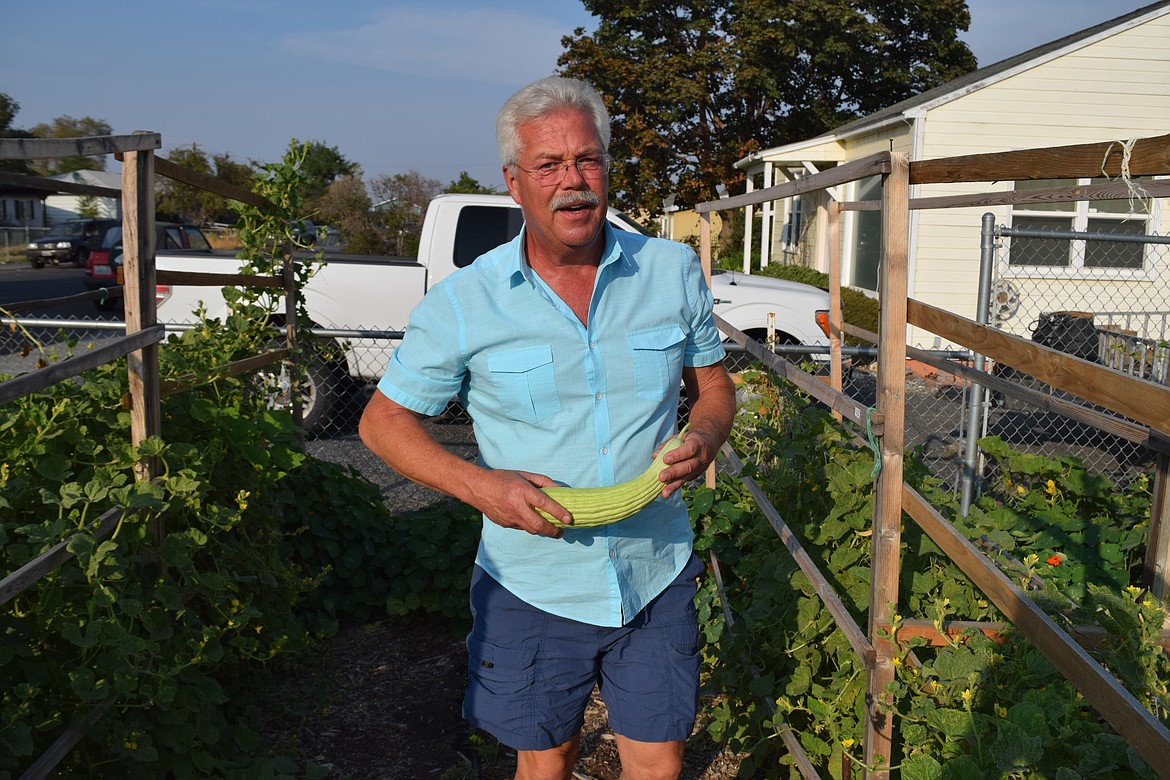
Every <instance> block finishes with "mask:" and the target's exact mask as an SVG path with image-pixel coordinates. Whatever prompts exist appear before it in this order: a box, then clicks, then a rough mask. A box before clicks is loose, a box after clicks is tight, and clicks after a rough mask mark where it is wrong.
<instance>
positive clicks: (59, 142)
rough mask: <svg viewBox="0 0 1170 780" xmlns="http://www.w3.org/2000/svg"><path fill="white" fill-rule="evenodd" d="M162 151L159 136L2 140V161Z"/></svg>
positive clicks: (151, 134) (0, 153)
mask: <svg viewBox="0 0 1170 780" xmlns="http://www.w3.org/2000/svg"><path fill="white" fill-rule="evenodd" d="M160 148H162V136H161V135H159V134H158V133H133V134H131V135H98V136H88V137H84V138H0V160H40V159H46V158H52V157H94V156H96V155H99V154H120V153H122V152H146V151H150V150H152V149H160Z"/></svg>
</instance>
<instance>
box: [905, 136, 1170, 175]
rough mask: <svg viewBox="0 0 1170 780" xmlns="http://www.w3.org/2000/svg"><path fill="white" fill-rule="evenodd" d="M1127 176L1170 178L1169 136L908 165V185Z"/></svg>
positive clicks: (1015, 151)
mask: <svg viewBox="0 0 1170 780" xmlns="http://www.w3.org/2000/svg"><path fill="white" fill-rule="evenodd" d="M1123 170H1124V171H1125V173H1126V174H1127V175H1129V176H1158V175H1161V174H1166V173H1170V135H1161V136H1157V137H1155V138H1143V139H1139V140H1136V141H1133V142H1132V143H1131V142H1130V141H1128V140H1125V141H1103V142H1100V143H1092V144H1074V145H1071V146H1050V147H1046V148H1042V149H1018V150H1014V151H1008V152H990V153H987V154H966V155H961V156H958V157H942V158H939V159H937V160H919V161H917V162H912V163H910V183H911V184H943V183H955V182H975V181H1021V180H1025V179H1087V178H1098V179H1099V178H1101V177H1102V176H1107V177H1109V178H1117V177H1119V176H1121V175H1122V172H1123Z"/></svg>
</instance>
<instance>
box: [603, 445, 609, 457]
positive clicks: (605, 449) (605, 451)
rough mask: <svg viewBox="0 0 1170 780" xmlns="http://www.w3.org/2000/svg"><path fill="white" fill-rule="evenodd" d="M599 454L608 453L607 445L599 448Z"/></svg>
mask: <svg viewBox="0 0 1170 780" xmlns="http://www.w3.org/2000/svg"><path fill="white" fill-rule="evenodd" d="M601 454H602V455H608V454H609V447H602V448H601Z"/></svg>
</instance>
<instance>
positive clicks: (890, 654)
mask: <svg viewBox="0 0 1170 780" xmlns="http://www.w3.org/2000/svg"><path fill="white" fill-rule="evenodd" d="M909 237H910V158H909V156H908V155H906V154H904V153H897V154H891V155H890V166H889V171H888V172H887V173H886V174H885V175H884V176H883V180H882V239H881V247H882V249H881V261H880V262H881V265H880V269H879V274H880V277H879V278H880V285H881V290H880V296H881V318H880V328H879V340H878V350H879V351H878V377H877V382H878V384H877V408H878V411H880V412H881V413H882V415H884V417H885V423H886V424H885V430H884V433H883V435H882V437H881V444H880V447H879V456H880V458H881V462H880V465H881V468H880V470H879V471H878V474H877V478H876V482H875V485H874V504H873V536H872V537H871V538H870V545H871V548H870V549H871V557H872V563H871V575H870V577H871V579H870V599H869V641H870V643H871V644H872V645H873V648H874V651H875V653H874V663H873V667H872V668H871V669H869V673H868V674H867V675H866V677H867V681H866V700H865V763H866V766H868V767H875V768H874V770H873V771H872V772H871V773H870V776H871V777H874V778H881V779H882V780H884V779H885V778H888V777H889V775H890V772H889V770H888V769H885V768H884V767H888V766H889V765H890V758H891V755H890V754H891V745H892V743H893V734H894V724H893V717H892V715H891V713H890V711H889V710H888V709H887V705H888V703H889V696H888V694H887V693H886V686H887V685H889V683H891V682H893V680H894V663H893V658H894V655H895V651H896V648H895V646H894V644H893V642H892V641H891V640H890V639H889V638H882V636H881V633H882V632H883V631H885V632H888V631H889V627H890V624H891V622H892V619H893V612H894V610H896V609H897V605H898V573H899V570H900V568H901V562H900V551H899V547H900V545H901V543H902V448H903V445H904V438H905V436H904V431H903V422H904V420H905V411H906V291H907V254H908V246H909ZM879 757H880V758H879Z"/></svg>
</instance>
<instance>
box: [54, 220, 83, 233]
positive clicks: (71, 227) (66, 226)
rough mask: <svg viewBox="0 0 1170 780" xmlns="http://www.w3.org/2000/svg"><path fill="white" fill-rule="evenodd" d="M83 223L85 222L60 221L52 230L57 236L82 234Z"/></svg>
mask: <svg viewBox="0 0 1170 780" xmlns="http://www.w3.org/2000/svg"><path fill="white" fill-rule="evenodd" d="M85 225H86V223H85V222H62V223H61V224H60V225H59V226H58V229H57V230H55V231H53V232H54V233H55V234H57V235H58V236H82V235H85Z"/></svg>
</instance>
